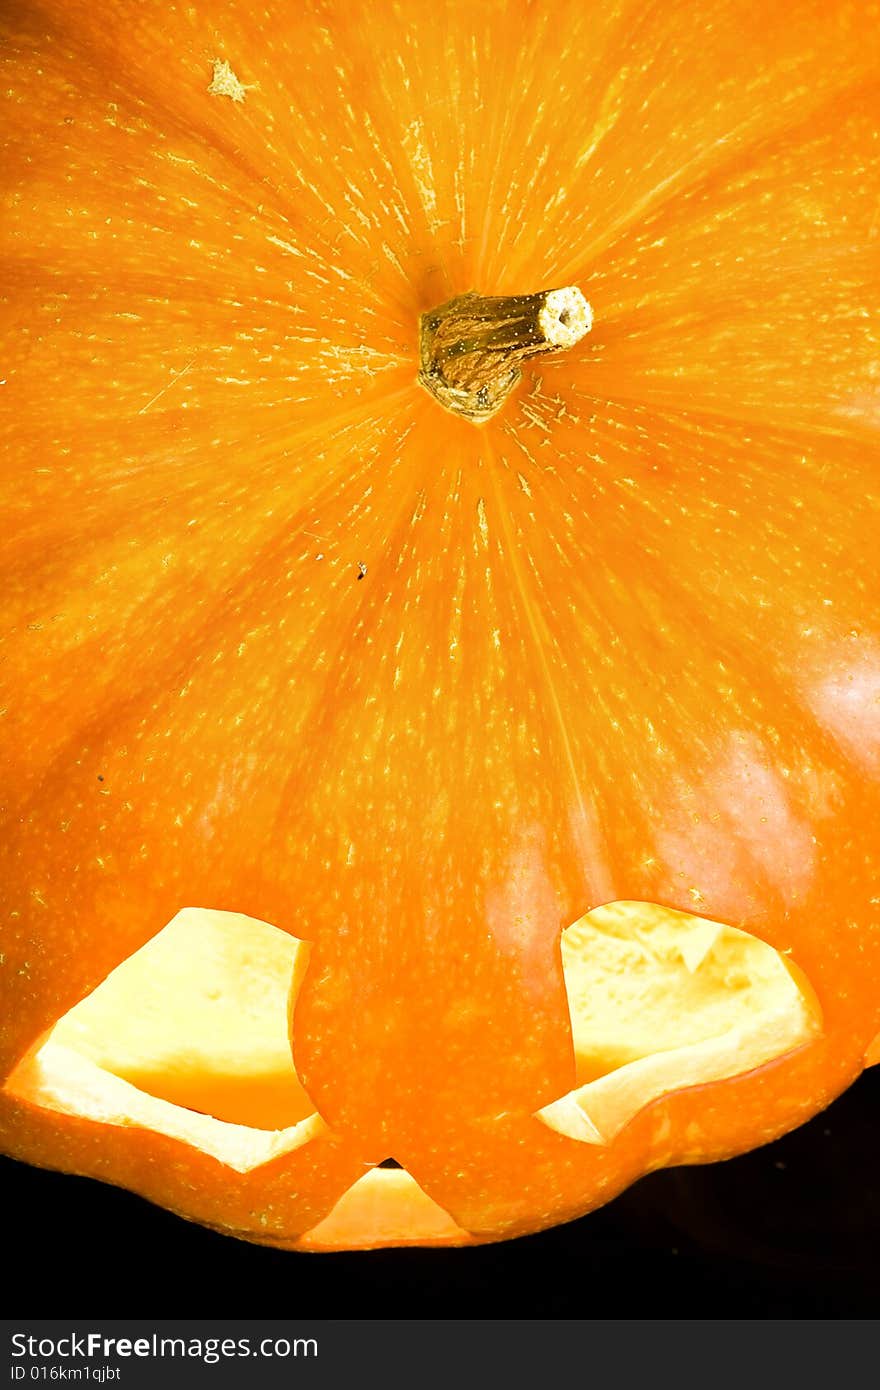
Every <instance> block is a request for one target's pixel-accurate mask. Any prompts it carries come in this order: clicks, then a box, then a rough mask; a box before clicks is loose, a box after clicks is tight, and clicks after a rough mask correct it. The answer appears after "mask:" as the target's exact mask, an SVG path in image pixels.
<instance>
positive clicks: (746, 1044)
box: [537, 902, 822, 1144]
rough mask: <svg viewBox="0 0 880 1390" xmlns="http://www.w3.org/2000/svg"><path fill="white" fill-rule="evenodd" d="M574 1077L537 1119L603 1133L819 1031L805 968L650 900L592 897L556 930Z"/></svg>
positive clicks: (751, 939)
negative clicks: (596, 901)
mask: <svg viewBox="0 0 880 1390" xmlns="http://www.w3.org/2000/svg"><path fill="white" fill-rule="evenodd" d="M562 969H563V976H564V979H565V987H566V993H567V995H568V1003H569V1012H570V1017H571V1030H572V1042H573V1046H574V1054H575V1068H576V1084H575V1087H574V1089H573V1090H571V1091H570V1092H568V1093H567V1094H566V1095H564V1096H562V1097H560V1099H559V1100H556V1101H553V1102H552V1103H551V1104H550V1105H547V1106H544V1107H543V1108H542V1109H541V1110H539V1111H538V1112H537V1118H538V1119H539V1120H541V1121H542V1122H543V1123H544V1124H546V1125H548V1126H549V1127H550V1128H551V1129H553V1130H556V1131H557V1132H558V1133H559V1134H562V1135H565V1136H566V1137H567V1138H569V1139H575V1140H577V1141H579V1142H581V1143H586V1144H609V1143H611V1142H612V1140H613V1139H614V1138H615V1137H616V1136H617V1135H618V1134H619V1133H620V1131H621V1130H622V1129H623V1128H624V1127H625V1126H626V1125H627V1124H628V1123H629V1121H630V1120H631V1119H632V1118H633V1117H634V1116H635V1115H636V1114H638V1112H639V1111H640V1110H642V1109H644V1107H645V1106H646V1105H648V1104H650V1103H651V1102H652V1101H655V1100H658V1099H660V1098H661V1097H663V1096H667V1095H669V1094H671V1093H673V1092H676V1091H680V1090H683V1089H685V1088H686V1087H689V1086H697V1085H703V1084H705V1083H706V1082H714V1081H722V1080H725V1079H728V1078H731V1077H734V1076H738V1075H741V1074H743V1073H745V1072H749V1071H752V1070H754V1069H755V1068H757V1067H760V1066H763V1065H764V1064H766V1063H768V1062H771V1061H775V1060H776V1059H778V1058H779V1057H782V1056H785V1055H786V1054H787V1053H790V1052H792V1051H794V1050H795V1049H797V1048H800V1047H803V1046H804V1045H806V1044H807V1043H810V1042H813V1041H815V1040H816V1038H818V1037H819V1036H820V1035H821V1031H822V1015H821V1010H820V1008H819V1004H818V1001H817V1000H816V998H815V995H814V994H813V991H812V989H811V988H810V985H809V982H808V981H807V980H806V978H805V976H804V975H803V974H802V972H801V971H799V970H798V969H797V967H796V966H794V965H793V964H792V963H791V962H789V961H788V960H786V958H785V957H784V956H782V955H781V954H780V953H779V952H778V951H775V950H774V949H773V948H772V947H771V946H768V945H767V944H766V942H763V941H761V940H760V939H759V938H758V937H755V936H752V935H751V934H750V933H748V932H745V931H741V930H740V929H738V928H735V927H729V926H726V925H725V924H724V923H721V922H713V921H711V920H709V919H707V918H703V917H695V916H692V915H691V914H689V913H685V912H679V911H677V910H675V909H672V908H666V907H662V906H661V905H659V904H657V903H646V902H615V903H608V904H606V905H604V906H602V907H597V908H594V909H593V910H592V911H591V912H588V913H587V914H586V915H585V916H584V917H582V918H580V919H579V920H578V921H577V922H575V923H573V924H572V926H570V927H568V928H567V929H566V931H564V932H563V934H562Z"/></svg>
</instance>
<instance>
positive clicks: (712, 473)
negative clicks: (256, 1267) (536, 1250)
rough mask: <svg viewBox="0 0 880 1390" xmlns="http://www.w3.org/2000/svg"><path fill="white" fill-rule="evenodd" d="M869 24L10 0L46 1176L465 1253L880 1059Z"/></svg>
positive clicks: (15, 1146)
mask: <svg viewBox="0 0 880 1390" xmlns="http://www.w3.org/2000/svg"><path fill="white" fill-rule="evenodd" d="M863 8H864V7H862V9H861V10H860V9H859V8H858V7H853V6H851V5H849V4H844V3H837V2H836V0H831V2H829V0H797V3H794V0H792V2H791V3H789V2H788V0H770V3H768V4H766V5H763V6H761V7H760V9H759V10H757V11H756V10H755V7H754V6H752V5H749V4H747V3H745V0H704V3H702V4H701V5H699V6H697V7H695V6H694V5H692V4H690V3H686V2H685V0H670V3H667V4H664V5H654V4H649V3H646V2H645V0H621V3H620V4H618V5H615V6H608V5H604V4H599V3H598V0H590V3H584V0H577V2H575V0H548V3H546V4H536V3H530V0H520V3H518V4H515V5H513V6H511V5H510V4H506V3H487V4H476V3H475V2H474V0H446V2H445V3H438V4H436V5H426V4H423V3H417V0H408V2H405V3H403V4H397V5H390V4H386V3H379V4H370V5H367V4H366V3H361V2H360V0H358V3H354V4H353V3H350V0H346V3H345V4H342V3H337V0H310V3H309V4H306V5H296V6H293V7H291V6H286V5H277V6H269V7H268V9H265V10H259V11H256V10H252V9H250V8H249V7H247V6H243V5H241V4H236V3H232V0H202V3H197V4H195V5H192V6H190V5H187V6H182V5H181V6H177V5H170V4H167V3H165V4H158V3H154V2H153V0H148V3H137V4H135V3H132V0H112V2H111V3H108V4H105V5H102V6H98V7H91V6H86V5H83V4H79V3H71V0H64V3H61V0H44V2H43V3H40V4H39V5H38V4H36V3H34V4H33V5H31V4H29V3H25V4H22V5H17V6H15V7H14V9H13V11H12V12H11V14H10V15H9V16H8V17H7V18H6V20H5V21H4V23H5V30H4V42H3V47H4V55H5V57H4V61H5V64H6V76H5V81H4V83H3V92H4V95H3V102H4V109H3V120H2V124H0V149H2V156H0V157H2V167H3V169H4V182H5V186H6V197H7V215H6V217H5V218H4V220H3V224H2V228H0V237H2V243H3V261H4V265H5V267H6V269H5V271H4V275H5V279H6V284H7V289H8V292H7V297H6V300H5V308H4V314H5V329H6V332H5V338H6V343H7V347H6V353H5V358H4V364H3V382H2V386H0V391H2V397H0V399H2V400H3V403H4V406H5V411H4V415H5V425H4V448H3V455H2V459H3V462H2V467H3V469H4V477H5V482H6V490H7V506H6V513H7V520H6V541H5V544H4V553H3V566H4V579H3V594H4V604H5V607H6V610H7V621H6V624H5V627H6V629H7V631H8V635H7V638H6V641H5V660H4V665H3V681H4V687H5V694H4V699H3V702H2V703H3V727H4V735H3V737H4V743H3V756H4V765H5V772H4V779H3V781H4V801H5V813H4V815H5V825H4V832H3V842H2V866H0V885H2V887H0V892H2V896H3V899H4V916H3V926H2V968H0V990H2V1004H0V1017H2V1050H0V1062H2V1076H3V1079H4V1080H3V1089H2V1095H0V1103H2V1109H0V1134H2V1145H3V1149H4V1151H5V1152H7V1153H9V1154H12V1155H14V1156H18V1157H20V1158H22V1159H24V1160H26V1161H28V1162H30V1163H34V1164H38V1165H43V1166H48V1167H55V1168H62V1169H65V1170H69V1171H72V1172H77V1173H81V1174H90V1175H93V1176H97V1177H100V1178H102V1179H104V1180H106V1181H109V1182H113V1183H117V1184H121V1185H124V1186H127V1187H130V1188H131V1189H133V1190H135V1191H137V1192H140V1193H143V1194H144V1195H145V1196H147V1197H148V1198H150V1199H151V1200H153V1201H154V1202H158V1203H161V1204H162V1205H164V1206H167V1207H169V1208H171V1209H173V1210H175V1211H178V1212H181V1213H183V1214H185V1215H186V1216H188V1217H190V1218H191V1219H195V1220H197V1221H200V1222H203V1223H205V1224H207V1225H211V1226H214V1227H216V1228H218V1229H221V1230H224V1231H228V1232H231V1233H233V1234H236V1235H239V1236H243V1237H246V1238H247V1239H251V1240H255V1241H261V1242H266V1243H272V1244H276V1245H281V1246H291V1247H295V1248H301V1249H326V1248H340V1247H348V1246H354V1247H359V1246H370V1245H382V1244H404V1243H419V1242H421V1243H427V1244H431V1243H434V1244H466V1243H470V1242H479V1241H488V1240H495V1239H500V1238H503V1237H510V1236H515V1235H518V1234H520V1233H523V1232H527V1231H531V1230H536V1229H539V1228H541V1227H546V1226H549V1225H552V1224H554V1223H556V1222H559V1221H564V1220H566V1219H569V1218H572V1217H574V1216H576V1215H578V1214H580V1213H582V1212H584V1211H586V1210H588V1209H590V1208H591V1207H595V1206H596V1205H597V1204H599V1203H601V1202H604V1201H606V1200H608V1199H609V1198H610V1197H612V1196H613V1195H614V1194H615V1193H617V1192H619V1191H620V1190H621V1189H622V1188H623V1187H624V1186H625V1185H626V1184H628V1183H630V1182H631V1181H633V1180H634V1179H635V1178H636V1177H638V1176H639V1175H641V1174H642V1173H644V1172H646V1171H648V1170H650V1169H653V1168H657V1167H660V1166H662V1165H664V1164H673V1163H680V1162H699V1161H707V1160H710V1159H714V1158H718V1157H723V1156H726V1155H730V1154H733V1153H736V1152H738V1151H743V1150H746V1149H748V1148H750V1147H753V1146H755V1145H757V1144H760V1143H763V1142H765V1141H766V1140H768V1139H770V1138H772V1137H773V1136H776V1135H779V1134H781V1133H782V1132H784V1131H785V1130H787V1129H789V1128H791V1127H793V1126H795V1125H797V1124H798V1123H800V1122H801V1121H802V1120H804V1119H805V1118H806V1117H808V1116H810V1115H812V1114H814V1113H815V1112H817V1111H818V1110H819V1109H821V1108H822V1107H823V1106H825V1105H826V1104H827V1103H828V1102H829V1101H830V1100H831V1099H832V1098H833V1097H834V1096H835V1095H837V1094H838V1093H839V1092H841V1091H842V1090H843V1089H844V1088H845V1087H846V1086H848V1085H849V1084H850V1082H851V1081H852V1080H853V1079H854V1078H855V1077H856V1076H857V1075H858V1074H859V1072H860V1071H861V1069H862V1068H863V1067H864V1065H865V1063H866V1058H867V1059H870V1055H871V1044H872V1040H873V1039H874V1037H875V1035H876V1033H877V1030H878V1028H880V1017H878V1015H880V990H878V976H880V886H878V884H880V873H878V863H880V852H878V845H880V834H878V832H880V719H878V700H880V620H878V613H880V579H878V569H877V562H876V554H875V550H876V535H877V529H878V503H880V493H878V489H877V482H876V479H877V476H878V475H877V469H878V463H880V435H878V422H880V413H878V402H880V395H878V391H880V384H878V368H877V363H878V346H877V338H876V313H877V308H878V290H880V214H878V206H880V201H878V200H880V143H878V140H877V115H878V112H880V83H878V78H877V73H878V71H880V25H878V24H877V23H876V17H875V22H873V23H866V22H865V15H864V13H863ZM549 290H565V291H567V292H568V294H569V298H567V299H564V301H559V300H552V301H549V302H550V304H551V307H552V305H554V304H555V305H556V306H557V310H558V321H566V320H567V319H568V317H569V313H570V311H571V309H572V306H574V309H575V310H576V312H577V313H578V314H580V315H581V318H580V321H579V329H578V332H577V333H576V334H575V333H572V335H571V342H570V343H569V345H568V346H567V347H566V346H565V345H564V343H563V342H562V339H560V340H559V341H557V340H556V339H555V338H552V337H551V338H550V339H548V337H547V334H546V332H544V330H541V331H540V332H539V329H538V327H537V326H536V325H537V324H538V322H539V320H540V318H541V314H543V313H544V312H545V310H546V306H547V303H548V301H547V300H546V298H545V297H544V292H545V291H549ZM576 290H580V291H582V293H583V295H584V296H586V299H587V300H589V302H590V304H591V306H592V312H593V316H594V323H593V328H592V331H591V332H586V329H587V327H588V322H589V316H588V314H587V311H586V310H585V309H583V307H582V306H583V301H582V299H581V298H580V297H579V296H577V295H576V294H574V291H576ZM472 293H473V294H477V295H479V296H480V299H478V300H477V299H463V298H462V296H465V295H469V294H472ZM521 297H524V298H521ZM560 304H563V308H559V305H560ZM450 305H452V308H450ZM523 305H525V307H522V306H523ZM566 305H567V306H568V307H567V308H566V307H564V306H566ZM475 324H477V327H475V326H474V325H475ZM542 333H543V336H542ZM444 334H445V335H446V336H445V337H444ZM562 337H563V338H565V335H564V334H563V335H562ZM565 341H566V342H567V341H568V340H567V339H566V340H565ZM548 347H549V348H553V350H552V351H544V349H547V348H548ZM534 350H540V355H537V356H532V355H530V354H531V353H532V352H533V351H534ZM420 372H421V380H420V379H419V373H420ZM520 373H521V376H520ZM487 383H489V385H487ZM499 383H500V385H499ZM426 386H427V387H428V388H429V389H425V387H426ZM490 386H491V389H490ZM496 387H497V390H498V398H497V400H496V397H495V395H493V392H494V391H495V390H496ZM502 388H503V389H502ZM444 392H445V396H444ZM456 393H457V394H456ZM438 397H439V399H438ZM462 402H463V403H464V407H466V408H462V409H460V408H459V406H461V405H462ZM487 402H489V403H490V405H491V406H492V407H493V409H492V410H491V411H490V409H489V406H488V405H487ZM495 406H497V409H494V407H495ZM291 1043H292V1047H291ZM391 1159H393V1160H395V1161H396V1163H397V1164H398V1165H400V1166H399V1167H396V1168H395V1167H387V1166H382V1165H383V1163H384V1162H385V1161H386V1160H391Z"/></svg>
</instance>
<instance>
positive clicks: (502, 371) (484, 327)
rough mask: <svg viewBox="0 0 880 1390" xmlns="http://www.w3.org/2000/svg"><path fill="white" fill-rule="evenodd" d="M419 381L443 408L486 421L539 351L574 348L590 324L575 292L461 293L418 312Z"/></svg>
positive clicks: (587, 308)
mask: <svg viewBox="0 0 880 1390" xmlns="http://www.w3.org/2000/svg"><path fill="white" fill-rule="evenodd" d="M420 324H421V343H420V353H421V370H420V372H419V381H420V382H421V383H422V385H423V386H425V387H426V388H427V390H429V391H430V392H431V394H432V395H433V396H436V398H437V400H438V401H439V402H440V404H441V405H443V406H445V407H446V409H447V410H454V411H455V413H456V414H457V415H463V416H464V417H465V419H467V420H473V421H475V422H479V421H481V420H488V419H489V417H490V416H491V415H494V414H495V412H496V411H497V410H500V408H501V406H502V405H503V404H504V402H505V401H506V399H507V397H508V396H509V394H510V392H511V391H512V390H513V388H514V386H516V384H517V382H518V381H519V380H520V378H521V376H522V372H521V371H520V363H521V362H523V361H524V359H525V358H527V357H533V356H535V354H536V353H539V352H553V351H558V350H559V349H560V348H570V347H573V346H574V344H575V343H577V342H580V340H581V338H583V336H584V334H585V333H589V331H590V329H591V328H592V326H593V314H592V311H591V309H590V306H589V304H588V303H587V301H586V300H585V299H584V296H583V295H582V294H581V292H580V290H578V289H575V288H574V286H573V285H569V286H568V287H567V288H566V289H562V290H544V291H543V292H542V293H541V294H515V295H511V296H510V297H508V298H502V299H488V298H484V297H483V296H482V295H479V294H460V295H459V296H458V297H457V298H456V299H450V300H449V302H448V303H447V304H441V305H440V307H439V309H432V310H431V312H430V313H428V314H422V317H421V321H420Z"/></svg>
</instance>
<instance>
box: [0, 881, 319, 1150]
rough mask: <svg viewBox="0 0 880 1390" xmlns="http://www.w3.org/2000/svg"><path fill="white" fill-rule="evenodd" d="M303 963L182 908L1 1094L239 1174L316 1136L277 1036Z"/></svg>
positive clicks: (235, 924) (213, 915) (250, 925)
mask: <svg viewBox="0 0 880 1390" xmlns="http://www.w3.org/2000/svg"><path fill="white" fill-rule="evenodd" d="M307 961H308V946H307V945H306V944H305V943H304V942H301V941H298V940H297V939H296V938H294V937H292V936H289V935H288V934H287V933H286V932H283V931H280V930H279V929H278V928H277V927H273V926H271V925H270V924H269V923H268V922H260V921H257V920H256V919H255V918H252V917H247V916H244V915H242V914H240V913H235V912H218V911H213V910H210V909H206V908H185V909H183V910H182V911H181V912H179V913H178V914H177V915H176V916H175V917H174V918H173V919H172V921H171V922H169V923H168V925H167V926H166V927H164V928H163V930H162V931H160V932H159V933H158V934H157V935H156V936H154V937H153V938H152V939H151V940H150V941H148V942H147V944H146V945H145V946H143V947H141V949H140V950H139V951H136V952H135V953H134V955H133V956H131V957H129V959H128V960H125V961H123V962H122V964H121V965H119V966H117V967H116V969H115V970H113V971H111V972H110V974H109V975H108V976H107V978H106V980H104V981H103V983H102V984H100V985H99V986H98V987H97V989H95V990H94V991H93V992H92V993H91V994H90V995H88V996H87V997H86V998H85V999H83V1000H81V1001H80V1003H79V1004H77V1005H75V1007H74V1008H73V1009H71V1010H70V1011H69V1012H68V1013H67V1014H65V1015H64V1017H63V1018H61V1019H60V1020H59V1022H58V1023H57V1024H56V1025H55V1027H54V1028H53V1029H52V1031H51V1032H50V1034H49V1035H48V1037H47V1038H46V1039H45V1040H43V1041H42V1042H41V1043H40V1044H38V1045H37V1047H36V1048H34V1049H32V1050H31V1053H30V1054H29V1055H28V1056H27V1057H26V1058H25V1059H24V1060H23V1061H22V1062H21V1063H20V1064H19V1066H18V1067H17V1069H16V1070H15V1071H14V1072H13V1074H12V1076H11V1077H10V1079H9V1082H8V1083H7V1089H8V1090H9V1091H10V1092H11V1093H12V1094H13V1095H18V1096H20V1097H22V1098H23V1099H27V1100H30V1101H32V1102H33V1103H35V1104H37V1105H41V1106H44V1107H45V1108H47V1109H50V1110H61V1111H64V1112H66V1113H68V1114H74V1115H81V1116H83V1117H86V1118H90V1119H94V1120H98V1121H99V1122H100V1123H102V1124H119V1125H141V1126H143V1127H145V1128H148V1129H152V1130H155V1131H157V1132H159V1133H164V1134H168V1135H171V1136H172V1137H174V1138H177V1139H181V1140H183V1141H184V1142H185V1143H188V1144H192V1145H193V1146H194V1147H195V1148H199V1149H202V1150H204V1151H205V1152H206V1153H210V1154H212V1155H213V1157H215V1158H217V1159H219V1160H220V1161H221V1162H222V1163H226V1164H228V1165H229V1166H230V1167H231V1168H234V1169H236V1170H237V1171H239V1172H246V1171H248V1170H249V1169H251V1168H254V1167H257V1166H258V1165H259V1164H262V1163H267V1162H269V1160H270V1159H272V1158H276V1157H277V1156H278V1155H279V1154H281V1153H287V1152H289V1151H291V1150H292V1149H295V1148H298V1147H299V1146H300V1145H301V1144H304V1143H306V1142H308V1141H309V1140H310V1139H313V1138H314V1137H315V1136H316V1135H317V1134H319V1133H320V1132H322V1130H323V1129H324V1123H323V1121H322V1120H321V1118H320V1117H319V1116H318V1115H317V1113H316V1111H315V1106H314V1105H313V1104H312V1101H311V1099H310V1098H309V1096H308V1095H307V1093H306V1091H305V1090H304V1088H303V1086H302V1084H301V1083H300V1081H299V1078H298V1076H297V1073H296V1067H295V1064H294V1060H293V1056H292V1053H291V1048H290V1040H289V1033H288V998H289V997H290V998H292V999H294V1000H295V998H296V995H297V993H298V991H299V988H300V986H301V984H302V979H303V976H304V974H305V969H306V964H307Z"/></svg>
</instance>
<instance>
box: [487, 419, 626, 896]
mask: <svg viewBox="0 0 880 1390" xmlns="http://www.w3.org/2000/svg"><path fill="white" fill-rule="evenodd" d="M483 452H484V455H485V458H486V464H487V471H488V474H489V478H490V481H491V485H492V493H493V496H494V498H495V502H496V505H497V508H498V516H499V520H500V525H501V531H502V535H503V538H504V548H505V555H504V560H505V564H506V565H507V566H508V567H509V570H510V573H511V574H512V575H513V578H514V581H515V586H516V592H517V594H518V595H519V600H520V605H521V608H522V612H523V615H524V617H525V620H526V625H527V628H528V632H529V635H530V637H531V640H532V645H533V647H534V650H535V655H536V657H537V659H538V669H539V670H540V672H541V675H542V676H543V679H544V685H545V688H546V690H547V694H548V697H549V702H550V709H551V712H552V716H553V721H554V723H555V725H556V728H557V729H558V731H559V738H560V743H561V747H562V751H563V756H564V758H565V763H566V766H567V767H568V770H569V773H570V775H571V783H572V788H573V791H574V797H575V803H576V805H577V811H578V820H579V824H581V825H589V824H593V823H594V822H595V816H594V815H593V811H592V801H591V800H588V798H587V796H586V795H585V793H584V789H583V786H582V783H581V778H580V774H579V772H578V768H577V763H576V761H575V756H574V750H573V748H572V743H571V738H570V736H569V733H568V728H567V725H566V720H565V714H564V712H563V708H562V702H561V700H560V698H559V692H558V690H557V688H556V682H555V680H554V678H553V671H552V667H551V665H550V662H549V660H548V657H547V651H546V645H547V642H548V640H549V639H548V637H547V634H546V630H542V625H541V617H540V609H539V606H538V604H537V603H535V602H534V601H533V599H532V597H531V595H530V593H529V589H528V585H527V583H526V577H525V575H524V573H523V570H522V565H521V563H520V560H519V554H518V549H517V544H516V537H515V536H514V534H513V522H512V519H511V517H510V514H509V512H508V509H507V507H506V505H505V501H504V497H503V495H502V489H501V486H500V483H499V479H498V467H497V460H496V458H495V455H494V453H493V451H492V444H491V441H490V439H489V436H488V434H485V433H484V435H483ZM602 858H603V861H604V864H605V865H606V869H607V866H608V864H609V863H610V860H609V857H608V854H607V852H605V853H603V855H602ZM603 886H605V887H607V888H611V882H610V870H608V871H607V872H606V875H605V882H604V885H603ZM612 891H613V889H612Z"/></svg>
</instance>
